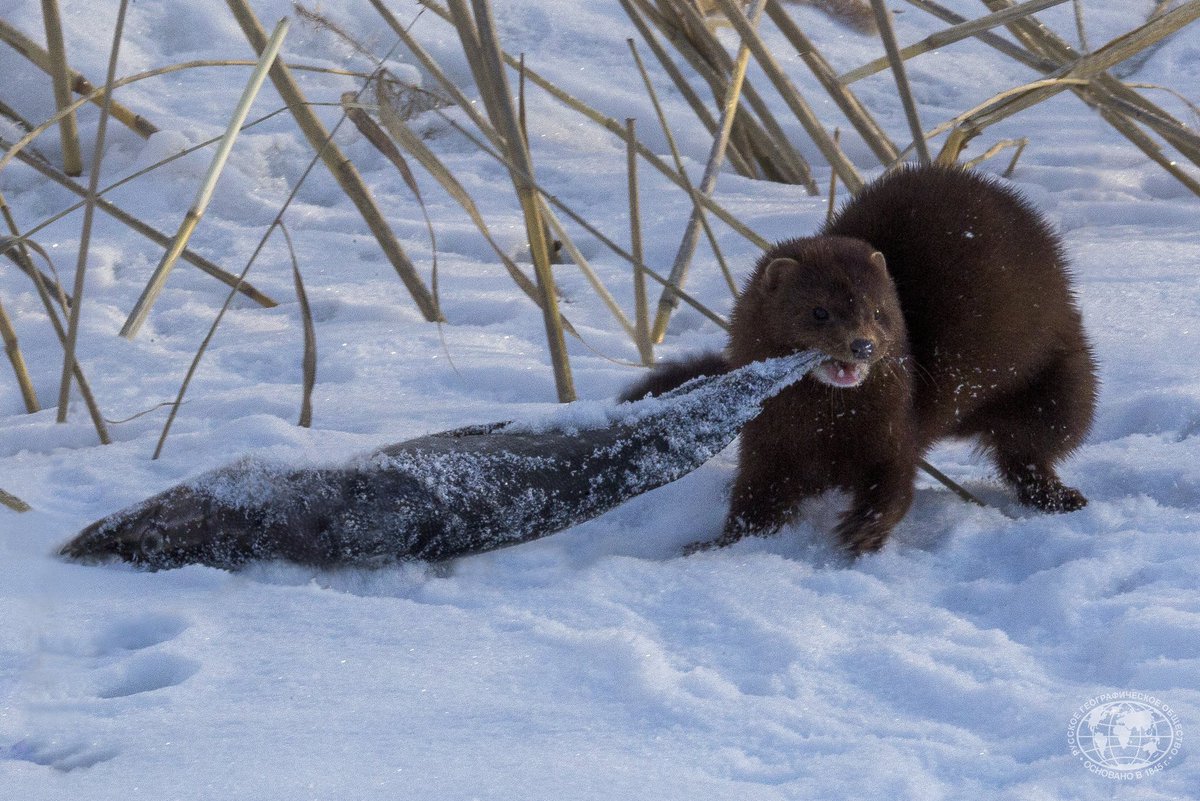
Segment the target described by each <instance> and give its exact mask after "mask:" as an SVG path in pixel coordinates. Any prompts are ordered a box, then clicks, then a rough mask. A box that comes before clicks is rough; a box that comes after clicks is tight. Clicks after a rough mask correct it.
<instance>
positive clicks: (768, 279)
mask: <svg viewBox="0 0 1200 801" xmlns="http://www.w3.org/2000/svg"><path fill="white" fill-rule="evenodd" d="M799 271H800V262H798V261H796V260H795V259H787V258H778V259H772V260H771V261H770V262H769V263H768V264H767V266H766V267H764V268H763V273H762V289H763V292H765V293H766V294H768V295H770V294H773V293H774V292H775V290H776V289H778V288H779V287H780V285H782V284H783V282H784V281H786V280H787V279H788V278H789V277H790V276H792V275H795V274H796V273H797V272H799Z"/></svg>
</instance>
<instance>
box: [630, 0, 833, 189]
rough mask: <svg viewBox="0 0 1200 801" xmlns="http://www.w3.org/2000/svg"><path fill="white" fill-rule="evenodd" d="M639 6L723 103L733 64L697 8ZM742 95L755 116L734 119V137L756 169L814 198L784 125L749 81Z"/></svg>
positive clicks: (681, 3) (685, 2) (683, 3)
mask: <svg viewBox="0 0 1200 801" xmlns="http://www.w3.org/2000/svg"><path fill="white" fill-rule="evenodd" d="M638 2H639V3H640V4H641V6H642V10H643V13H644V14H645V15H646V16H647V17H648V18H649V19H651V20H652V21H654V23H655V25H656V26H657V27H658V28H659V30H660V31H662V33H663V35H664V36H666V37H667V38H668V39H669V40H670V41H671V42H672V44H674V45H675V47H676V49H677V50H678V51H679V53H680V54H681V55H683V56H684V58H685V59H686V60H687V61H688V63H689V64H690V65H691V66H692V68H693V69H695V70H696V72H697V73H698V74H699V75H700V76H701V77H703V78H704V80H705V81H706V82H707V83H708V84H709V87H710V88H711V89H712V92H713V97H714V98H715V99H716V100H717V102H718V103H719V102H721V101H722V100H723V99H724V98H725V97H726V96H727V95H728V94H729V80H730V77H731V76H732V75H733V72H734V67H735V65H734V61H733V58H732V57H731V56H730V55H729V54H728V53H727V52H726V51H725V47H724V46H723V45H722V44H721V42H720V41H719V40H718V39H717V37H716V34H715V33H714V32H713V31H712V29H711V28H710V27H709V26H708V25H707V24H706V22H705V20H704V18H702V17H701V16H700V14H699V13H698V11H697V8H696V6H695V5H693V4H692V3H691V2H689V0H659V2H660V5H662V6H663V7H664V11H663V12H660V13H654V12H653V10H652V9H651V8H650V5H649V0H638ZM668 8H669V9H670V11H671V13H673V14H675V16H676V18H677V19H672V18H669V17H668V16H667V13H666V11H665V9H668ZM742 95H743V98H744V101H745V103H746V104H748V105H749V109H750V110H752V111H753V114H750V113H748V112H747V113H743V114H741V115H738V116H736V117H735V118H734V128H733V135H734V136H735V137H736V138H737V139H739V140H744V141H745V142H746V143H747V147H748V148H749V149H750V150H751V151H752V152H753V155H754V158H755V159H756V162H757V164H758V166H759V168H760V169H761V170H762V172H763V173H764V175H766V176H767V178H768V179H770V180H774V181H780V182H783V183H791V184H800V185H802V186H804V188H805V190H806V191H807V192H808V194H810V195H814V196H815V195H816V194H818V189H817V185H816V182H815V181H814V180H813V177H812V167H811V166H810V165H809V164H808V162H807V161H805V159H804V157H803V156H801V155H800V153H799V151H797V150H796V149H795V148H794V147H793V146H792V144H791V142H790V141H789V140H788V137H787V134H785V133H784V131H783V126H781V125H780V124H779V121H778V120H777V119H776V118H775V115H774V114H773V113H772V112H771V108H770V106H769V105H768V104H767V102H766V101H765V100H764V99H763V98H762V96H761V95H760V94H759V93H758V91H757V90H756V89H755V87H754V85H753V84H752V83H751V82H750V81H746V80H743V82H742ZM739 102H741V101H739ZM756 117H757V119H756Z"/></svg>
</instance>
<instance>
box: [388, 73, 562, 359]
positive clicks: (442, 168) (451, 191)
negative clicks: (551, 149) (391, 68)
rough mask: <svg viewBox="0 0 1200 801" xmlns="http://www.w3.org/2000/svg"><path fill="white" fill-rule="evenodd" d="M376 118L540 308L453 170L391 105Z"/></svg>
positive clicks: (536, 296) (530, 287)
mask: <svg viewBox="0 0 1200 801" xmlns="http://www.w3.org/2000/svg"><path fill="white" fill-rule="evenodd" d="M376 90H377V91H384V90H383V88H382V87H381V86H380V85H379V84H376ZM379 118H380V121H381V122H382V123H383V127H384V128H386V129H387V132H388V133H389V134H390V135H391V136H392V138H393V139H395V140H396V142H397V143H399V145H400V147H402V148H404V149H405V150H406V151H408V153H409V155H411V156H412V157H413V158H415V159H416V160H417V161H418V162H420V164H421V166H422V167H424V168H425V171H426V172H428V173H429V174H430V175H432V176H433V177H434V179H435V180H436V181H437V182H438V183H439V184H441V186H442V189H444V190H445V191H446V194H448V195H450V197H452V198H454V200H455V201H456V202H457V203H458V204H459V205H460V206H462V208H463V211H465V212H466V213H467V216H468V217H470V218H471V222H473V223H474V224H475V227H476V228H477V229H479V233H480V234H481V235H482V236H483V238H484V241H486V242H487V243H488V246H489V247H491V249H492V251H493V252H494V253H495V254H496V257H497V258H498V259H500V263H501V264H503V265H504V269H505V270H506V271H507V272H508V274H509V276H510V277H511V278H512V279H513V282H514V283H515V284H516V285H517V288H519V289H520V290H521V291H522V292H523V293H525V295H526V297H528V298H529V299H530V300H532V301H533V302H534V303H535V304H537V306H538V308H539V309H540V308H541V304H542V296H541V293H540V292H539V291H538V288H537V285H536V284H535V283H534V282H533V281H531V280H530V279H529V278H528V277H527V276H526V275H525V273H523V272H522V271H521V268H520V267H518V266H517V264H516V262H514V261H513V260H512V259H511V258H510V257H509V255H508V254H507V253H505V252H504V248H502V247H500V245H499V243H498V242H496V240H495V238H494V237H493V236H492V232H491V230H489V228H488V226H487V223H486V222H485V221H484V219H483V215H482V214H480V212H479V207H478V206H476V205H475V201H474V200H473V199H472V198H471V195H470V194H469V193H468V192H467V190H466V189H464V188H463V186H462V184H460V183H459V182H458V179H457V178H455V177H454V173H452V172H451V171H450V170H449V168H447V167H446V165H445V164H444V163H442V160H441V159H439V158H438V156H437V155H436V154H435V153H434V152H433V150H431V149H430V148H429V146H428V145H426V144H425V142H424V140H422V139H421V137H420V136H418V135H417V134H416V132H414V131H413V130H412V129H411V128H410V127H409V125H408V123H407V122H405V120H404V119H402V118H401V117H400V116H399V115H397V114H396V113H395V111H394V110H393V109H392V107H391V105H390V104H389V103H388V102H386V99H384V100H383V101H382V102H380V104H379ZM475 144H476V145H477V146H478V147H479V148H480V150H483V151H484V152H486V153H488V154H489V155H491V156H492V157H493V158H495V159H496V160H497V161H499V162H501V163H502V164H503V163H504V158H503V156H501V155H499V154H498V153H496V152H495V151H493V150H491V149H490V148H488V147H487V146H486V145H485V144H484V143H483V142H480V141H478V140H476V141H475ZM563 327H564V328H565V329H566V331H567V332H568V333H570V334H572V335H573V336H578V334H577V333H576V332H575V329H574V327H573V326H572V325H571V324H570V322H568V321H567V320H566V318H565V317H564V318H563Z"/></svg>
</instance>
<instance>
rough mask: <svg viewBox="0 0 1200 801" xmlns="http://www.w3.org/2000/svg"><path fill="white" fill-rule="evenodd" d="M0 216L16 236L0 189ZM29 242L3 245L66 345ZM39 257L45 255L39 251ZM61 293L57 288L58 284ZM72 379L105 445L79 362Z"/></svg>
mask: <svg viewBox="0 0 1200 801" xmlns="http://www.w3.org/2000/svg"><path fill="white" fill-rule="evenodd" d="M0 216H3V217H4V222H5V224H6V225H7V226H8V230H9V231H11V232H12V234H13V237H14V238H15V239H17V240H20V239H21V235H20V230H19V229H18V228H17V222H16V220H15V219H13V215H12V210H11V209H10V208H9V207H8V201H7V200H5V198H4V194H3V193H2V192H0ZM30 244H32V243H29V242H20V241H18V244H17V246H16V247H14V248H11V249H6V250H7V252H8V254H9V256H10V258H12V259H13V260H14V261H16V262H17V264H18V265H19V266H20V267H21V271H22V272H24V273H25V274H26V275H28V276H29V278H30V279H31V280H32V281H33V285H34V287H35V288H36V289H37V293H38V298H39V299H40V300H41V301H42V306H43V307H44V308H45V309H46V316H47V317H48V318H50V326H51V327H52V328H53V329H54V333H55V335H56V336H57V337H58V341H59V342H60V343H61V344H62V345H63V348H64V349H65V348H66V343H67V332H66V330H65V329H64V328H63V325H62V322H61V321H60V320H59V319H58V312H57V311H56V310H55V307H54V299H53V297H51V293H50V290H49V288H48V287H47V285H46V281H45V279H44V278H43V276H42V273H41V271H40V270H38V269H37V268H36V267H35V266H34V264H33V261H32V260H31V259H30V258H29V253H28V251H27V250H26V245H30ZM43 257H45V255H44V254H43ZM59 290H60V294H61V288H59ZM74 372H75V382H76V384H77V385H78V387H79V394H80V395H81V396H82V397H83V402H84V404H85V405H86V406H87V410H88V416H89V417H90V418H91V420H92V425H93V426H94V427H95V428H96V436H97V437H99V439H100V442H101V444H103V445H107V444H109V443H110V442H112V440H111V439H110V438H109V436H108V427H107V426H106V425H105V424H104V415H103V414H101V413H100V407H99V406H97V405H96V399H95V397H94V396H93V395H92V389H91V386H90V385H89V384H88V382H87V378H86V377H85V376H84V374H83V368H82V367H80V366H79V362H75V365H74Z"/></svg>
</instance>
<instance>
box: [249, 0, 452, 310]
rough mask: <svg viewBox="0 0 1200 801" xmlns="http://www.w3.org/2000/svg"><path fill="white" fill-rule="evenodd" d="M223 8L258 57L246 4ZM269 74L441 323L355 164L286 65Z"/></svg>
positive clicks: (261, 44) (261, 40)
mask: <svg viewBox="0 0 1200 801" xmlns="http://www.w3.org/2000/svg"><path fill="white" fill-rule="evenodd" d="M226 4H227V5H228V6H229V9H230V10H231V11H232V12H233V15H234V18H235V19H236V20H237V22H238V25H239V26H240V27H241V29H242V32H243V33H244V34H245V35H246V38H247V40H248V41H249V42H250V44H251V46H252V47H253V48H254V50H255V52H257V53H259V54H260V55H261V54H262V52H263V50H264V48H265V47H266V46H267V33H266V31H265V30H263V27H262V23H261V22H259V20H258V17H257V16H256V15H255V14H254V12H253V11H252V10H251V9H250V6H249V5H248V4H247V3H246V0H226ZM269 74H270V76H271V82H272V83H273V84H274V85H275V89H276V91H278V92H279V95H280V96H281V97H282V98H283V100H284V102H285V103H287V104H288V107H289V108H290V109H291V112H292V116H293V117H294V118H295V120H296V124H297V125H298V126H299V127H300V130H301V131H302V132H303V133H304V136H305V138H306V139H308V142H309V145H310V146H311V147H312V148H313V149H314V150H316V151H317V152H318V153H321V154H322V160H323V161H324V163H325V166H326V167H328V168H329V171H330V172H331V173H332V174H333V177H334V180H335V181H337V184H338V186H339V187H341V189H342V191H343V192H345V193H346V195H347V196H348V197H349V198H350V200H351V202H352V203H354V206H355V208H357V209H358V212H359V214H360V215H362V218H363V220H364V221H365V222H366V224H367V227H368V228H369V229H370V230H371V233H372V235H373V236H374V237H375V239H376V241H377V242H378V243H379V246H380V248H381V249H382V250H383V253H384V255H385V256H387V258H388V261H390V262H391V264H392V267H393V268H394V269H395V270H396V274H397V275H399V276H400V280H401V281H402V282H403V283H404V286H405V287H406V288H407V289H408V293H409V295H411V296H412V299H413V301H414V302H415V303H416V304H417V308H418V309H419V310H420V311H421V314H422V315H423V316H424V317H425V319H426V320H427V321H429V322H435V321H437V320H440V319H441V313H440V312H439V311H438V309H437V306H436V304H435V303H434V301H433V297H432V296H431V295H430V293H429V290H428V289H427V288H426V287H425V282H424V281H422V280H421V277H420V275H418V273H417V268H416V267H415V266H414V265H413V263H412V261H410V260H409V258H408V255H407V254H406V253H405V252H404V249H403V248H402V247H401V246H400V243H399V242H398V241H397V240H396V236H395V234H394V233H392V229H391V226H389V225H388V224H387V221H386V220H385V219H384V217H383V214H382V213H381V212H380V211H379V207H378V206H377V205H376V204H375V201H374V199H373V197H372V196H371V191H370V189H368V188H367V185H366V184H365V183H364V182H363V180H362V176H360V175H359V173H358V170H357V169H355V167H354V164H353V163H352V162H351V161H350V160H349V159H348V158H347V157H346V156H345V155H344V154H343V153H342V151H341V148H339V147H338V146H337V145H336V144H334V143H333V142H332V141H331V140H330V139H329V131H328V130H327V129H326V128H325V125H324V124H323V123H322V122H321V121H320V120H319V119H318V118H317V115H316V114H314V113H313V112H312V110H311V109H310V108H309V107H308V105H307V103H306V101H305V98H304V93H303V92H301V91H300V86H299V84H297V83H296V80H295V78H293V77H292V74H291V70H289V69H288V68H287V65H285V64H283V63H282V62H280V61H278V60H276V61H275V62H274V63H273V64H272V65H271V69H270V73H269Z"/></svg>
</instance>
